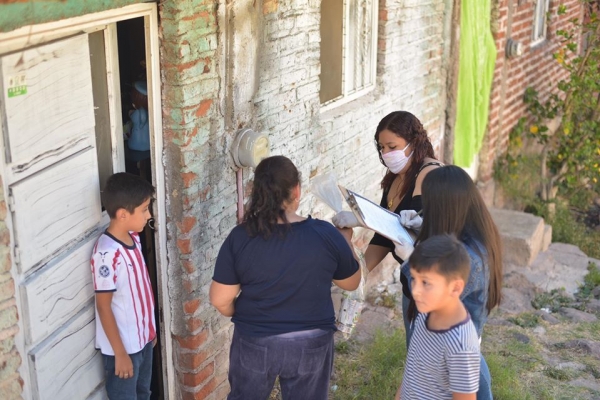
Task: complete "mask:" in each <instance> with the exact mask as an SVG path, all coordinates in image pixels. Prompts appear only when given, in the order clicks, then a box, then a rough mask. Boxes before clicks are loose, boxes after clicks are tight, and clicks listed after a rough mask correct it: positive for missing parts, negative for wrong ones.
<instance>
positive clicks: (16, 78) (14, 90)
mask: <svg viewBox="0 0 600 400" xmlns="http://www.w3.org/2000/svg"><path fill="white" fill-rule="evenodd" d="M7 91H8V98H9V99H10V98H11V97H17V96H22V95H24V94H27V80H26V79H25V74H20V75H13V76H9V77H8V89H7Z"/></svg>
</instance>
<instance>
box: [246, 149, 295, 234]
mask: <svg viewBox="0 0 600 400" xmlns="http://www.w3.org/2000/svg"><path fill="white" fill-rule="evenodd" d="M299 183H300V172H298V169H297V168H296V166H295V165H294V163H292V162H291V161H290V159H288V158H286V157H284V156H272V157H268V158H265V159H264V160H262V161H261V162H260V163H259V164H258V166H257V167H256V170H255V171H254V183H253V185H252V194H251V195H250V201H249V202H248V205H247V206H246V212H245V214H244V223H245V224H246V229H247V231H248V234H249V235H250V236H257V235H261V236H263V237H264V238H268V237H269V236H271V234H272V233H273V231H274V230H275V229H276V227H277V221H278V219H281V220H282V221H283V222H284V224H285V225H287V226H289V222H288V220H287V217H286V215H285V210H284V206H285V203H286V202H290V201H293V199H292V198H291V197H292V191H293V189H294V188H295V187H296V186H297V185H298V184H299Z"/></svg>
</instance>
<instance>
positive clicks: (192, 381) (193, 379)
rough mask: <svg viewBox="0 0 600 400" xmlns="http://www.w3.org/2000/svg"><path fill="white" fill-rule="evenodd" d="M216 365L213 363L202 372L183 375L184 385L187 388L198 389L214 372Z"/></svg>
mask: <svg viewBox="0 0 600 400" xmlns="http://www.w3.org/2000/svg"><path fill="white" fill-rule="evenodd" d="M214 370H215V363H214V362H211V363H209V364H208V365H207V366H205V367H204V368H202V369H201V370H200V371H198V372H196V373H193V374H183V384H184V385H185V386H190V387H196V386H199V385H200V384H202V383H203V382H205V381H206V380H207V379H208V378H209V377H210V376H211V375H212V374H213V372H214Z"/></svg>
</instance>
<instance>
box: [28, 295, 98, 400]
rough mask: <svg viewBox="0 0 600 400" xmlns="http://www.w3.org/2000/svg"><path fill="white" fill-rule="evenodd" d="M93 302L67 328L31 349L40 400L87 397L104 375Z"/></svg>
mask: <svg viewBox="0 0 600 400" xmlns="http://www.w3.org/2000/svg"><path fill="white" fill-rule="evenodd" d="M95 326H96V325H95V321H94V306H93V303H92V302H90V303H88V307H87V308H86V309H85V310H83V311H81V312H80V313H79V314H77V315H76V316H75V318H74V319H73V320H72V321H70V323H69V324H67V325H66V326H65V327H64V328H62V329H60V330H58V331H57V332H56V333H55V334H54V335H52V336H51V337H50V338H48V339H47V340H45V341H44V342H42V343H41V344H40V345H39V346H37V347H36V348H34V349H33V350H32V351H30V352H29V363H30V370H31V371H32V375H33V378H34V380H35V385H36V386H37V393H38V396H37V397H38V398H39V399H40V400H46V399H47V400H57V399H84V398H86V397H87V396H88V395H89V394H90V393H92V392H93V391H94V389H95V388H96V387H97V386H98V385H99V384H100V382H102V380H103V378H104V371H103V363H102V355H101V354H100V352H98V351H97V350H96V349H95V347H94V337H95V329H96V328H95Z"/></svg>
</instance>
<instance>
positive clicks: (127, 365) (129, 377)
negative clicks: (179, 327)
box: [91, 172, 156, 400]
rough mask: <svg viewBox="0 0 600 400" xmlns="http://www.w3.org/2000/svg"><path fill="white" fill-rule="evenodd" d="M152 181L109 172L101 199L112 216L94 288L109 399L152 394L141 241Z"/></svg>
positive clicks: (150, 309) (152, 335) (99, 248)
mask: <svg viewBox="0 0 600 400" xmlns="http://www.w3.org/2000/svg"><path fill="white" fill-rule="evenodd" d="M153 195H154V187H153V186H152V185H151V184H150V183H148V182H147V181H145V180H143V179H142V178H140V177H138V176H135V175H132V174H128V173H123V172H121V173H117V174H114V175H112V176H110V177H109V178H108V180H107V181H106V186H105V188H104V190H103V191H102V204H103V205H104V207H105V209H106V212H107V213H108V215H109V217H110V224H109V225H108V229H106V231H105V232H104V233H102V235H100V237H99V238H98V240H97V242H96V245H95V246H94V250H93V252H92V259H91V267H92V275H93V278H94V290H95V292H96V348H98V349H100V351H101V352H102V357H103V359H104V368H105V373H106V382H105V386H106V392H107V394H108V398H109V399H110V400H114V399H117V400H121V399H123V400H125V399H127V400H130V399H137V400H141V399H144V400H146V399H149V398H150V381H151V378H152V348H153V347H154V345H155V344H156V323H155V320H154V297H153V294H152V285H151V284H150V279H149V276H148V270H147V268H146V263H145V262H144V257H143V255H142V249H141V245H140V237H139V235H138V232H141V231H142V230H143V229H144V226H146V223H147V222H148V220H149V219H150V218H151V216H150V211H149V206H150V200H151V199H152V196H153Z"/></svg>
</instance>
